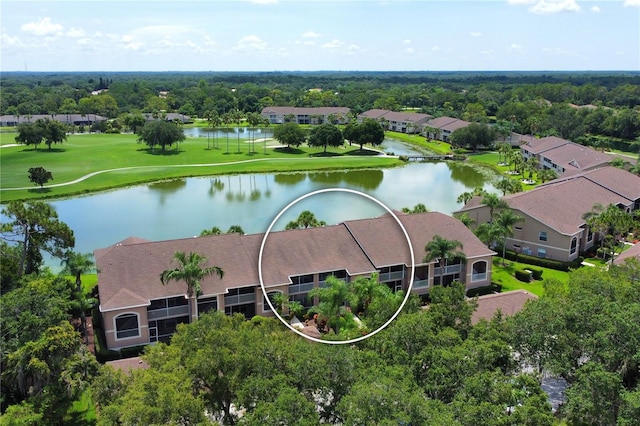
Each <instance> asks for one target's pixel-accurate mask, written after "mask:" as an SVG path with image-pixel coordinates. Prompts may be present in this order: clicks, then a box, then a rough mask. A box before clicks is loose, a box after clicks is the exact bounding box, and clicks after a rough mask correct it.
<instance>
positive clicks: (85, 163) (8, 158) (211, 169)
mask: <svg viewBox="0 0 640 426" xmlns="http://www.w3.org/2000/svg"><path fill="white" fill-rule="evenodd" d="M7 138H11V139H13V136H12V135H11V134H5V135H2V136H0V139H2V140H1V142H0V143H2V144H6V143H7V140H6V139H7ZM213 143H214V142H213V141H211V142H210V146H208V142H207V140H206V139H204V138H188V139H187V140H186V141H185V142H183V143H181V144H180V145H179V146H178V147H177V148H170V149H168V150H167V151H166V152H164V153H163V152H161V151H160V150H159V149H157V148H156V150H155V153H151V152H150V151H149V150H148V148H147V147H146V146H145V145H141V144H137V143H136V136H135V135H130V134H113V135H111V134H82V135H70V136H69V137H68V140H67V142H65V143H63V144H61V145H54V146H53V147H52V149H51V150H49V149H47V148H46V146H40V148H39V149H37V150H35V149H33V148H32V147H26V146H17V147H4V148H2V152H1V156H0V166H1V167H0V181H1V182H2V188H1V189H0V201H1V202H7V201H11V200H26V199H35V198H50V197H64V196H71V195H77V194H83V193H89V192H93V191H100V190H106V189H111V188H117V187H124V186H128V185H134V184H139V183H144V182H151V181H157V180H162V179H171V178H178V177H191V176H209V175H222V174H235V173H268V172H269V173H270V172H289V171H303V170H304V171H306V170H330V169H352V168H371V167H377V168H379V167H392V166H397V165H400V164H402V163H401V161H400V160H398V159H396V158H391V157H379V156H372V155H363V153H361V152H360V151H359V150H357V149H353V148H352V147H347V146H345V147H341V148H330V149H329V150H328V151H329V152H328V153H327V154H326V155H325V154H323V150H322V149H319V148H309V147H302V148H300V149H293V150H287V149H282V148H276V147H274V146H273V145H271V146H269V141H267V145H266V149H265V146H264V145H263V144H264V141H263V140H256V141H255V143H253V144H252V143H251V142H250V141H248V140H246V139H240V140H239V141H238V140H237V139H236V138H229V143H228V152H227V140H226V138H220V139H218V141H217V144H218V147H217V148H214V147H213ZM252 149H253V150H254V151H255V152H250V151H251V150H252ZM38 166H41V167H44V168H45V169H47V170H49V171H50V172H51V173H52V174H53V178H54V180H53V181H51V182H49V184H48V187H45V189H44V190H40V189H39V188H37V187H36V186H34V185H33V184H32V183H31V182H29V179H28V173H27V170H28V169H29V168H30V167H38ZM92 174H95V175H92ZM87 175H90V176H89V177H87ZM74 181H77V182H74ZM72 182H73V183H72ZM67 183H72V184H68V185H64V186H57V185H60V184H67ZM9 188H25V189H19V190H10V189H9Z"/></svg>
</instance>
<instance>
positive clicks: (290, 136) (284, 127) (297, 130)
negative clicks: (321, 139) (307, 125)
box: [273, 122, 307, 148]
mask: <svg viewBox="0 0 640 426" xmlns="http://www.w3.org/2000/svg"><path fill="white" fill-rule="evenodd" d="M273 137H274V138H275V139H276V140H277V141H278V142H280V143H281V144H283V145H286V146H287V148H290V147H292V146H300V145H302V143H303V142H304V141H305V139H306V138H307V135H306V132H305V131H304V129H303V128H302V127H300V125H299V124H298V123H294V122H286V123H283V124H281V125H279V126H276V127H275V128H274V129H273Z"/></svg>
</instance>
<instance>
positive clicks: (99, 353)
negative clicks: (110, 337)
mask: <svg viewBox="0 0 640 426" xmlns="http://www.w3.org/2000/svg"><path fill="white" fill-rule="evenodd" d="M93 342H94V344H95V347H96V360H98V362H100V363H105V362H107V361H113V360H116V359H120V352H118V351H110V350H108V349H107V345H106V343H105V341H104V331H102V329H101V328H98V327H96V326H95V325H94V326H93Z"/></svg>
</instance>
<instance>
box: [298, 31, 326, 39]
mask: <svg viewBox="0 0 640 426" xmlns="http://www.w3.org/2000/svg"><path fill="white" fill-rule="evenodd" d="M321 35H322V34H320V33H317V32H315V31H307V32H306V33H303V34H302V37H304V38H318V37H320V36H321Z"/></svg>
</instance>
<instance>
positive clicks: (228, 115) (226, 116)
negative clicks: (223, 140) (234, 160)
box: [220, 112, 233, 154]
mask: <svg viewBox="0 0 640 426" xmlns="http://www.w3.org/2000/svg"><path fill="white" fill-rule="evenodd" d="M220 119H221V120H222V122H223V123H224V126H225V133H226V134H227V154H228V153H229V129H228V128H227V126H228V125H229V123H232V122H233V116H232V115H231V113H230V112H225V113H224V114H222V117H220Z"/></svg>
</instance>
